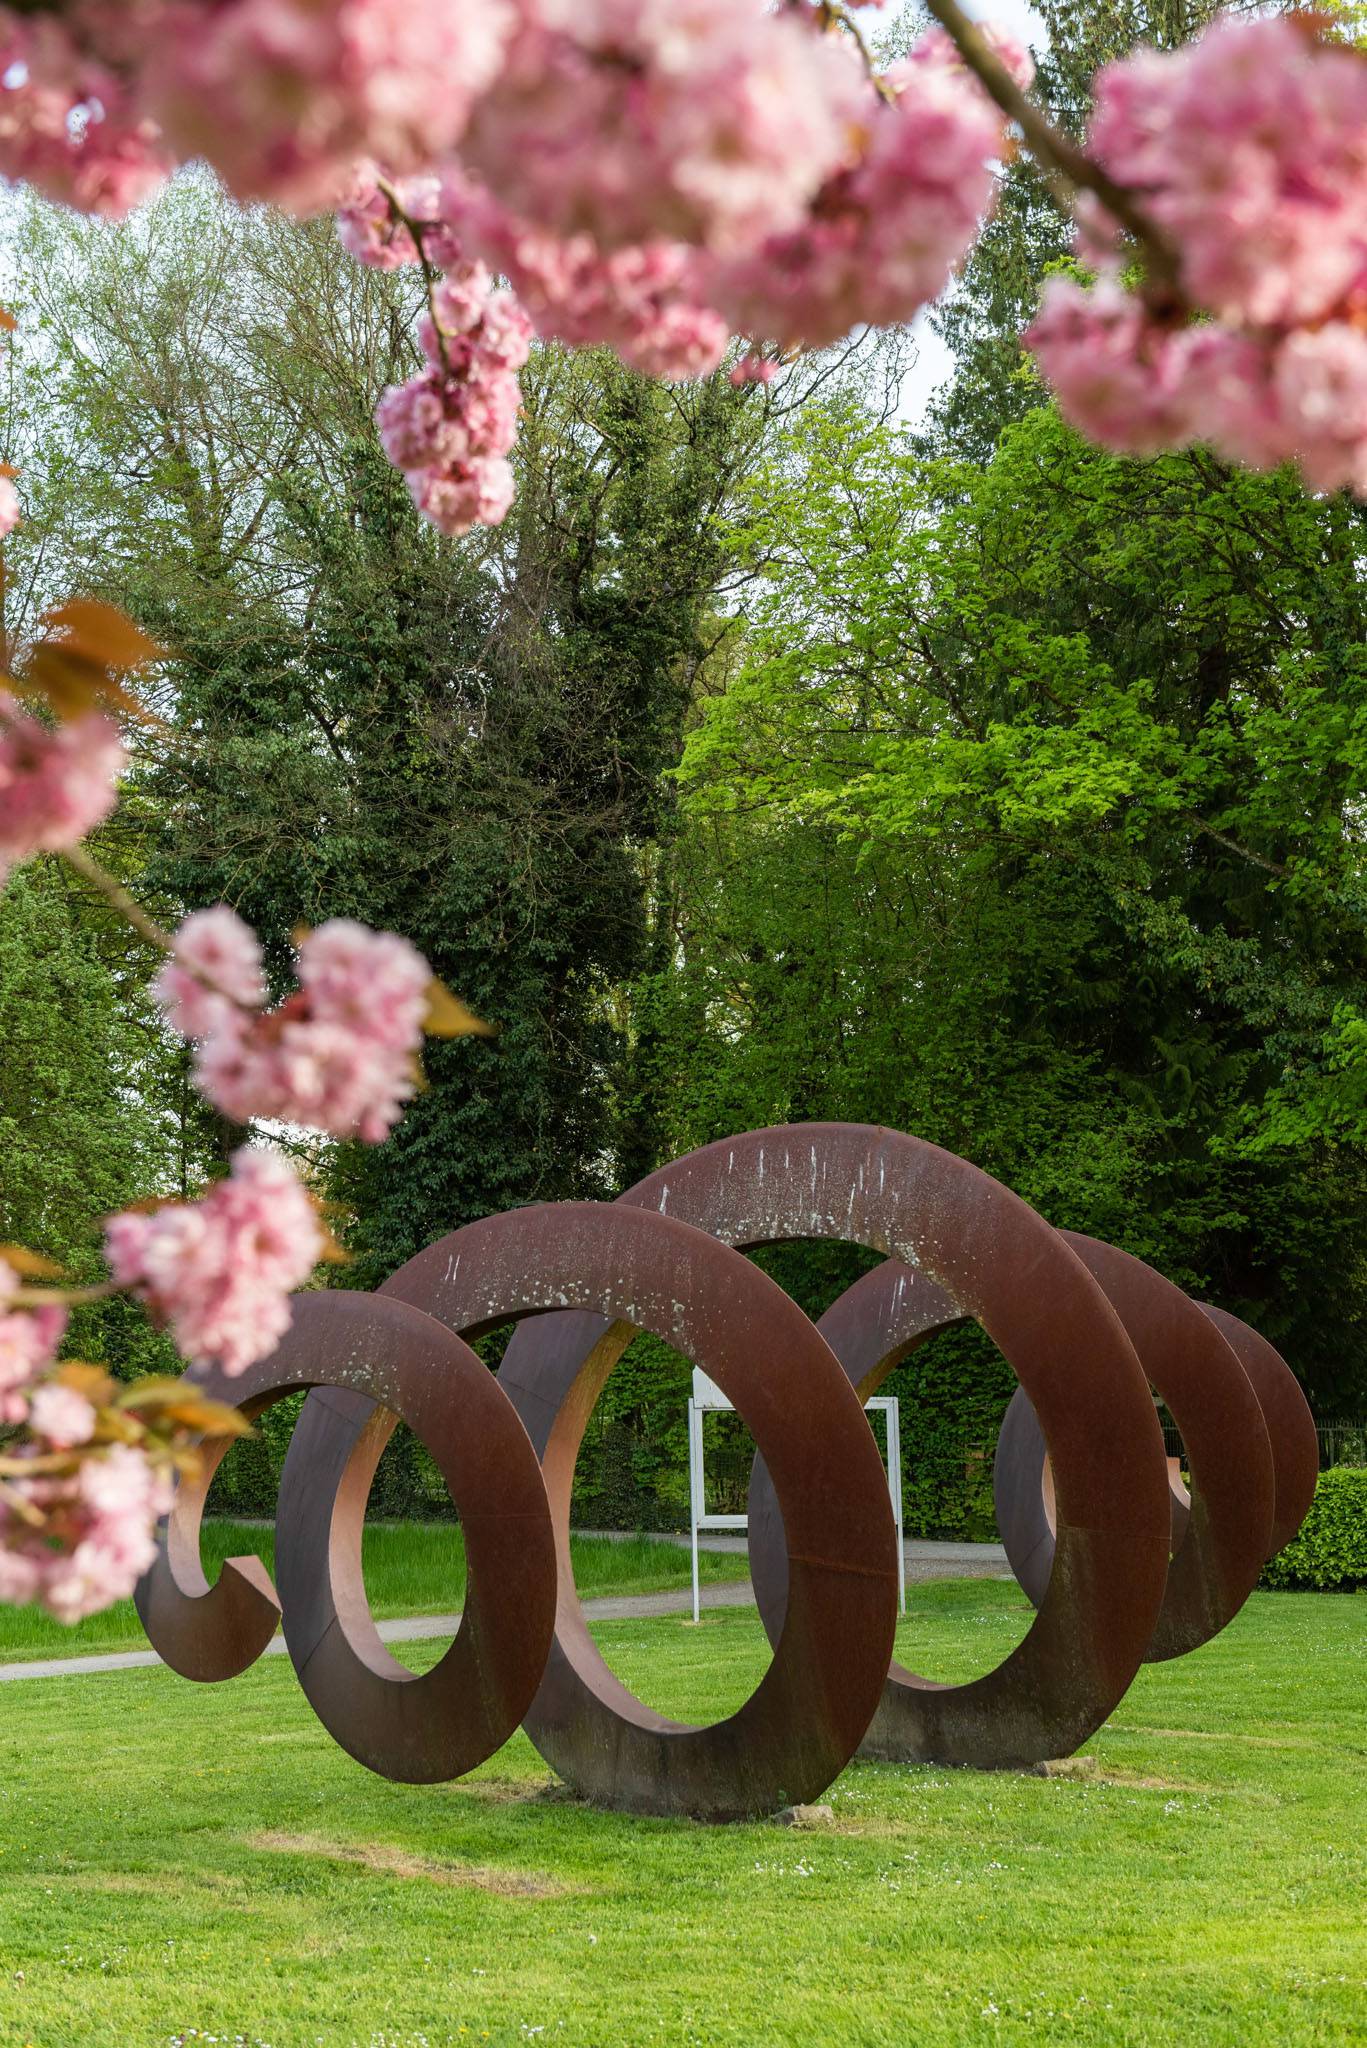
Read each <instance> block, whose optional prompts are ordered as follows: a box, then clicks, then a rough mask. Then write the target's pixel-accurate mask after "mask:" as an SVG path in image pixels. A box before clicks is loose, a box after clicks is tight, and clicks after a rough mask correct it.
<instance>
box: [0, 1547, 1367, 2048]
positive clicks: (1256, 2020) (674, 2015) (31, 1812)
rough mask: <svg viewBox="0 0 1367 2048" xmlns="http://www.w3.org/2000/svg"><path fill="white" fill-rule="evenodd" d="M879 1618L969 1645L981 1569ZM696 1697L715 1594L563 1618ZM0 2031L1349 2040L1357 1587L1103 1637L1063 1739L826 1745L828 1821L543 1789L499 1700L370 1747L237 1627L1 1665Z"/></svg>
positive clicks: (947, 1666)
mask: <svg viewBox="0 0 1367 2048" xmlns="http://www.w3.org/2000/svg"><path fill="white" fill-rule="evenodd" d="M913 1599H914V1611H913V1613H912V1614H911V1615H910V1616H909V1618H908V1620H907V1622H906V1624H905V1625H904V1627H903V1630H902V1646H901V1653H902V1654H903V1656H904V1657H906V1658H907V1659H908V1660H909V1661H912V1662H913V1663H915V1664H918V1665H919V1667H920V1668H921V1669H922V1670H924V1671H928V1672H931V1673H933V1674H935V1675H936V1676H940V1677H945V1678H952V1677H959V1676H964V1675H967V1674H968V1673H971V1672H973V1671H975V1670H981V1669H982V1668H983V1667H984V1666H985V1665H986V1664H987V1663H988V1662H990V1661H992V1660H993V1659H995V1658H996V1657H998V1656H999V1655H1001V1654H1002V1653H1003V1652H1004V1651H1005V1650H1007V1649H1008V1648H1009V1647H1010V1645H1011V1643H1012V1642H1013V1641H1015V1640H1016V1639H1017V1638H1018V1637H1019V1635H1020V1633H1021V1631H1022V1629H1023V1628H1024V1626H1025V1624H1026V1620H1027V1618H1028V1617H1027V1616H1026V1614H1025V1613H1024V1612H1023V1610H1022V1603H1021V1600H1020V1596H1019V1594H1018V1593H1017V1592H1016V1590H1015V1588H1014V1587H1012V1586H1010V1585H1002V1584H994V1583H987V1582H982V1581H975V1582H969V1583H964V1582H960V1583H958V1584H954V1585H945V1586H938V1587H929V1588H918V1589H917V1590H916V1592H915V1594H914V1596H913ZM597 1633H598V1636H599V1639H600V1641H601V1642H602V1644H603V1646H604V1649H605V1651H606V1652H607V1654H608V1655H609V1657H610V1658H611V1660H612V1662H613V1664H614V1666H615V1668H617V1669H618V1670H619V1671H620V1672H621V1674H622V1676H623V1677H624V1678H625V1679H626V1680H627V1682H628V1683H630V1684H632V1685H633V1686H634V1687H636V1688H637V1689H638V1690H641V1691H643V1692H644V1693H645V1694H646V1695H647V1696H649V1697H650V1698H652V1699H653V1700H654V1701H655V1702H656V1703H657V1704H658V1705H660V1706H662V1707H664V1708H666V1709H667V1710H672V1711H674V1712H675V1713H678V1714H681V1715H688V1716H690V1717H702V1716H705V1715H709V1714H711V1713H714V1712H716V1711H717V1710H718V1709H719V1708H721V1707H722V1706H724V1705H725V1704H726V1703H727V1702H728V1701H729V1700H732V1699H734V1698H735V1697H736V1694H737V1691H738V1689H740V1688H743V1687H744V1686H747V1685H749V1684H753V1683H754V1681H755V1680H756V1678H757V1677H758V1675H759V1673H760V1671H761V1670H762V1668H763V1664H764V1659H765V1652H764V1647H763V1642H762V1638H761V1636H760V1633H759V1629H758V1625H757V1623H756V1621H755V1618H754V1616H753V1614H752V1613H750V1612H746V1611H738V1612H726V1613H716V1614H714V1615H712V1616H709V1617H707V1618H705V1620H704V1622H703V1625H702V1627H701V1628H699V1629H694V1628H692V1627H691V1626H689V1625H688V1624H687V1623H686V1622H683V1621H679V1620H675V1619H674V1618H672V1617H671V1618H668V1619H664V1620H656V1621H649V1622H647V1621H624V1622H615V1623H606V1624H602V1625H600V1626H599V1628H598V1630H597ZM0 1698H3V1705H4V1717H3V1722H0V1754H2V1755H3V1772H2V1773H0V1823H2V1825H3V1832H2V1833H0V1848H3V1854H2V1855H0V2041H3V2042H4V2043H5V2044H6V2048H9V2044H10V2043H14V2044H17V2048H22V2044H23V2043H26V2042H28V2043H32V2044H33V2048H167V2044H168V2043H171V2042H173V2041H176V2042H181V2043H185V2044H189V2043H192V2042H193V2043H195V2044H196V2048H199V2044H200V2043H202V2042H204V2041H206V2040H211V2039H216V2040H217V2041H218V2042H220V2043H222V2042H229V2043H236V2044H241V2048H267V2044H268V2048H319V2044H322V2048H455V2044H475V2043H486V2042H487V2043H490V2044H493V2048H504V2044H513V2043H522V2042H525V2041H536V2042H539V2043H542V2044H551V2043H556V2044H564V2048H617V2044H622V2048H642V2044H654V2043H659V2044H661V2048H693V2044H701V2048H770V2044H773V2048H778V2044H780V2043H781V2044H785V2048H787V2044H793V2048H827V2044H830V2043H840V2044H846V2043H848V2044H854V2048H948V2044H955V2048H957V2044H960V2043H970V2044H978V2043H992V2044H997V2043H1012V2044H1015V2043H1026V2042H1047V2043H1054V2042H1067V2043H1081V2044H1088V2043H1091V2044H1101V2043H1105V2044H1114V2043H1123V2044H1127V2048H1128V2044H1133V2048H1166V2044H1172V2048H1190V2044H1192V2043H1202V2044H1205V2043H1210V2044H1216V2048H1250V2044H1259V2048H1261V2044H1285V2048H1301V2044H1304V2043H1335V2044H1337V2043H1344V2044H1347V2043H1361V2042H1362V2041H1363V2040H1364V2039H1367V1843H1365V1842H1364V1830H1363V1825H1362V1822H1363V1815H1364V1813H1367V1598H1364V1597H1359V1596H1345V1597H1338V1598H1335V1597H1333V1596H1327V1595H1320V1596H1314V1595H1292V1594H1264V1595H1259V1596H1256V1597H1255V1598H1254V1600H1253V1601H1251V1602H1250V1604H1249V1606H1248V1608H1247V1609H1246V1610H1245V1612H1244V1614H1243V1615H1241V1616H1240V1617H1239V1619H1238V1620H1237V1621H1236V1622H1235V1623H1234V1625H1233V1626H1232V1627H1231V1628H1230V1629H1228V1630H1227V1631H1226V1632H1225V1634H1224V1635H1223V1636H1221V1637H1220V1638H1219V1639H1218V1640H1217V1641H1216V1642H1215V1643H1213V1644H1211V1645H1209V1646H1207V1647H1206V1648H1205V1649H1203V1650H1201V1651H1199V1652H1198V1653H1197V1654H1196V1655H1194V1656H1191V1657H1188V1658H1185V1659H1182V1660H1180V1661H1178V1662H1176V1663H1172V1664H1166V1665H1160V1666H1155V1667H1153V1668H1151V1669H1149V1670H1146V1671H1144V1672H1143V1673H1141V1675H1140V1677H1139V1679H1138V1681H1137V1682H1136V1684H1135V1686H1134V1687H1133V1689H1132V1691H1131V1692H1130V1694H1129V1695H1128V1697H1127V1699H1126V1700H1125V1702H1124V1704H1123V1705H1122V1707H1121V1709H1120V1710H1119V1712H1118V1713H1117V1715H1116V1717H1115V1720H1114V1721H1113V1723H1112V1724H1111V1725H1110V1726H1109V1727H1108V1728H1107V1729H1106V1730H1104V1731H1103V1733H1102V1734H1101V1735H1100V1736H1099V1737H1098V1738H1097V1739H1096V1740H1095V1741H1094V1742H1093V1743H1092V1744H1090V1745H1089V1754H1090V1755H1091V1756H1092V1757H1093V1758H1094V1759H1095V1763H1094V1766H1093V1769H1094V1775H1092V1776H1090V1777H1082V1778H1078V1779H1075V1780H1074V1779H1041V1778H1033V1777H1024V1776H1018V1775H1015V1774H1000V1775H982V1774H978V1773H975V1772H967V1771H945V1770H935V1769H921V1768H906V1767H896V1766H888V1765H859V1764H856V1765H853V1766H851V1768H850V1769H849V1770H847V1771H846V1772H845V1774H844V1776H843V1777H842V1778H841V1779H840V1781H839V1782H838V1784H837V1785H836V1786H835V1787H834V1788H833V1790H832V1793H831V1795H830V1798H831V1803H832V1806H833V1809H834V1815H835V1819H834V1824H833V1825H831V1826H828V1827H825V1828H822V1829H820V1830H816V1831H812V1832H794V1831H790V1830H786V1829H782V1828H780V1827H778V1826H776V1825H774V1824H773V1823H762V1824H761V1823H757V1824H753V1825H747V1826H743V1827H729V1828H706V1827H701V1826H695V1825H690V1824H685V1823H677V1822H665V1821H651V1820H639V1819H628V1818H625V1817H621V1816H616V1815H612V1814H608V1813H602V1812H598V1811H595V1810H593V1809H590V1808H587V1807H584V1806H582V1805H580V1804H578V1803H576V1802H574V1801H573V1800H570V1799H567V1798H565V1797H564V1796H563V1795H558V1794H557V1792H556V1789H555V1787H554V1786H553V1785H552V1784H551V1782H550V1778H549V1773H548V1772H547V1770H546V1767H545V1766H544V1764H542V1763H541V1761H540V1760H539V1759H538V1757H537V1756H536V1754H535V1752H534V1751H533V1750H532V1748H531V1746H530V1744H529V1743H528V1742H527V1741H526V1739H525V1738H524V1737H521V1736H519V1737H518V1738H516V1739H515V1740H514V1741H513V1742H512V1743H510V1744H509V1745H508V1747H507V1748H506V1749H505V1750H504V1751H503V1752H502V1753H501V1754H500V1755H499V1756H498V1757H497V1758H495V1759H494V1760H493V1761H492V1762H491V1763H490V1764H488V1765H486V1766H485V1767H484V1768H483V1769H482V1770H481V1771H480V1772H478V1773H477V1774H476V1775H475V1776H474V1777H473V1778H471V1779H469V1780H467V1781H464V1782H462V1783H460V1784H457V1785H452V1786H446V1787H428V1788H417V1787H405V1786H399V1785H390V1784H387V1783H385V1782H384V1781H383V1780H381V1779H378V1778H374V1777H371V1776H369V1775H368V1774H367V1773H366V1772H364V1771H363V1770H361V1769H360V1768H359V1766H357V1765H355V1764H353V1763H351V1762H350V1761H349V1760H348V1759H347V1758H346V1757H345V1756H344V1755H343V1754H342V1753H341V1752H340V1751H338V1750H337V1749H336V1748H335V1747H334V1746H333V1745H332V1743H331V1742H330V1741H329V1739H328V1738H327V1736H326V1735H325V1734H324V1732H323V1730H322V1729H321V1728H320V1727H319V1726H318V1724H317V1723H316V1722H315V1721H314V1719H313V1718H312V1716H311V1714H310V1712H309V1710H308V1708H307V1706H306V1705H305V1703H304V1701H303V1698H302V1696H301V1695H300V1693H299V1691H298V1688H297V1687H296V1685H295V1683H294V1679H293V1676H292V1673H291V1672H290V1669H289V1666H288V1664H287V1663H285V1662H284V1661H283V1660H277V1659H270V1660H265V1661H263V1662H262V1663H260V1664H258V1665H257V1666H256V1667H255V1669H254V1670H253V1671H252V1672H250V1673H249V1674H248V1675H247V1676H246V1677H244V1678H242V1679H240V1680H238V1681H237V1682H236V1683H235V1684H234V1685H232V1686H229V1687H224V1688H217V1689H211V1688H203V1689H201V1688H197V1687H193V1686H189V1685H185V1684H183V1683H182V1682H181V1681H179V1680H178V1679H176V1678H175V1677H173V1676H172V1674H171V1673H169V1672H167V1671H164V1670H148V1671H141V1670H140V1671H136V1672H131V1673H126V1674H125V1673H120V1674H117V1675H112V1676H107V1677H106V1676H93V1677H85V1678H69V1679H61V1680H55V1681H52V1680H49V1681H35V1682H25V1683H20V1684H15V1685H11V1686H7V1687H5V1689H4V1692H3V1694H2V1695H0Z"/></svg>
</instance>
